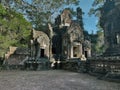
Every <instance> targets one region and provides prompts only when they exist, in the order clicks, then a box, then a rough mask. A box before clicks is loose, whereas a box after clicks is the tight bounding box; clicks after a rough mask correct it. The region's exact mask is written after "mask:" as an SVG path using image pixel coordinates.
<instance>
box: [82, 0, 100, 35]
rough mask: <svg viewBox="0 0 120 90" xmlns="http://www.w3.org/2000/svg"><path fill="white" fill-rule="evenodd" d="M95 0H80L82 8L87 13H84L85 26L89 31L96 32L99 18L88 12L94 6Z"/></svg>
mask: <svg viewBox="0 0 120 90" xmlns="http://www.w3.org/2000/svg"><path fill="white" fill-rule="evenodd" d="M92 3H93V0H80V7H81V8H82V10H83V12H84V13H85V14H84V15H83V22H84V28H85V30H87V31H88V32H89V33H92V31H93V33H96V31H97V28H96V24H97V21H98V18H97V17H95V16H94V15H92V16H89V15H88V12H89V10H90V8H91V7H92Z"/></svg>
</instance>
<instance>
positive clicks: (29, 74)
mask: <svg viewBox="0 0 120 90" xmlns="http://www.w3.org/2000/svg"><path fill="white" fill-rule="evenodd" d="M0 90H120V83H114V82H107V81H103V80H98V79H96V77H93V76H90V75H88V74H83V73H75V72H68V71H63V70H49V71H1V72H0Z"/></svg>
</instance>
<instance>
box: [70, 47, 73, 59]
mask: <svg viewBox="0 0 120 90" xmlns="http://www.w3.org/2000/svg"><path fill="white" fill-rule="evenodd" d="M70 58H73V46H72V45H71V47H70Z"/></svg>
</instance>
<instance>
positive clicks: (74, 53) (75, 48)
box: [73, 47, 77, 57]
mask: <svg viewBox="0 0 120 90" xmlns="http://www.w3.org/2000/svg"><path fill="white" fill-rule="evenodd" d="M73 57H77V47H73Z"/></svg>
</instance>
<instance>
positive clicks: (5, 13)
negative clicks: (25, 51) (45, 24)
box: [0, 5, 31, 56]
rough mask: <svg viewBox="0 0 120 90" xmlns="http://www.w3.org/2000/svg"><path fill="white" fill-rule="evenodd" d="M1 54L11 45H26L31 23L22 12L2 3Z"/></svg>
mask: <svg viewBox="0 0 120 90" xmlns="http://www.w3.org/2000/svg"><path fill="white" fill-rule="evenodd" d="M0 7H1V8H0V56H1V55H2V54H3V53H5V52H6V51H7V49H8V47H9V46H17V47H26V46H27V43H28V39H29V35H30V29H31V24H30V23H29V22H28V21H26V19H25V18H24V17H23V15H22V14H21V13H17V12H16V11H13V10H11V9H5V8H4V7H2V5H0Z"/></svg>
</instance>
